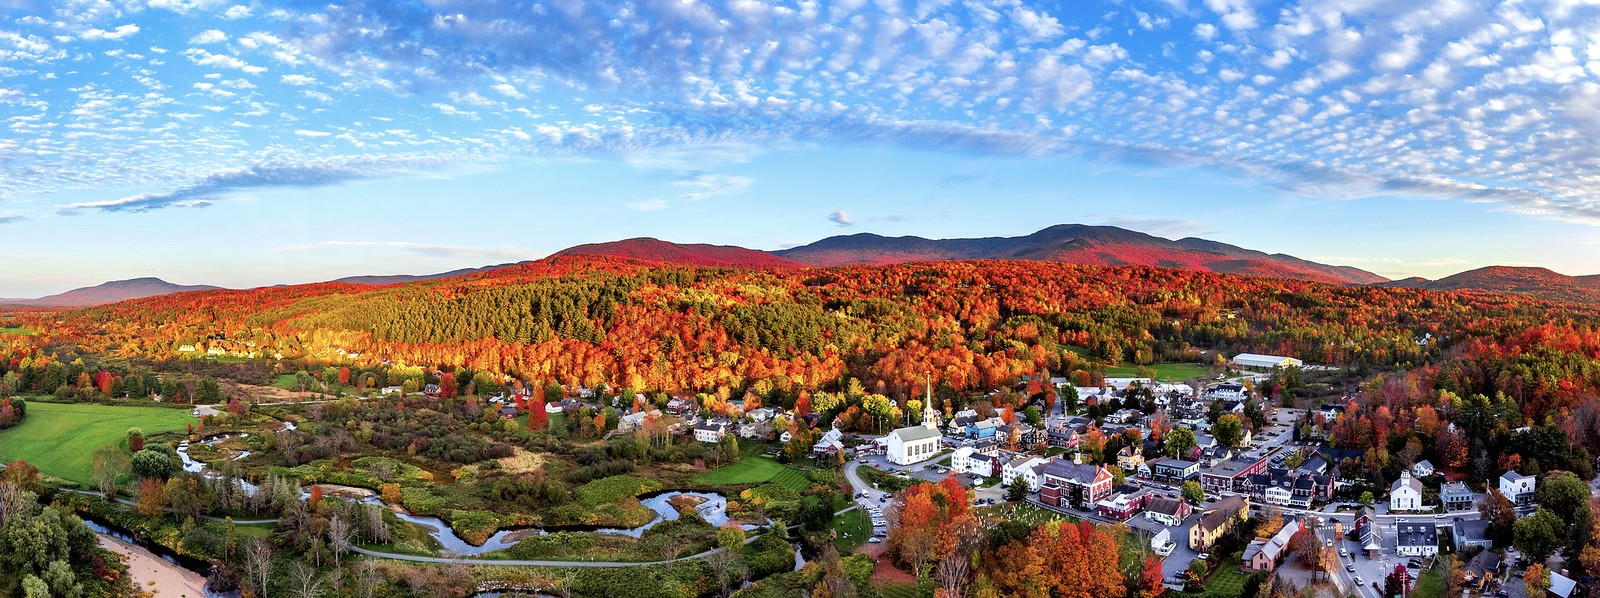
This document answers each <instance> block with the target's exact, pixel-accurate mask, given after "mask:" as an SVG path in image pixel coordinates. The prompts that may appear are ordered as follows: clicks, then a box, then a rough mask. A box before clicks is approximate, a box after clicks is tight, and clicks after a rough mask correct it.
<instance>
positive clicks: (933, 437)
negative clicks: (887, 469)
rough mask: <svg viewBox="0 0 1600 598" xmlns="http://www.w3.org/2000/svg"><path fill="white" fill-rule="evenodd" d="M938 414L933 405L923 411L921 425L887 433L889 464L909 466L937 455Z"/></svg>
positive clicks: (938, 438) (938, 437)
mask: <svg viewBox="0 0 1600 598" xmlns="http://www.w3.org/2000/svg"><path fill="white" fill-rule="evenodd" d="M941 438H943V435H942V434H940V433H939V413H938V412H937V411H934V410H933V405H931V404H930V405H928V406H927V407H925V408H924V409H923V413H922V425H919V426H911V427H907V428H900V429H897V430H895V431H893V432H890V433H889V436H888V442H887V445H886V452H887V454H888V459H889V462H890V463H893V464H895V465H910V464H912V463H916V462H918V461H926V460H928V459H931V458H933V456H934V455H937V454H939V441H940V439H941Z"/></svg>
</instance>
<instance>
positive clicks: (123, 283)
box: [0, 277, 222, 307]
mask: <svg viewBox="0 0 1600 598" xmlns="http://www.w3.org/2000/svg"><path fill="white" fill-rule="evenodd" d="M220 288H222V287H214V286H211V285H205V284H197V285H181V284H172V283H170V282H167V281H165V280H161V279H159V278H149V277H146V278H130V279H128V280H113V281H111V282H107V283H104V284H98V285H95V286H92V287H83V288H81V289H73V290H70V291H67V292H65V293H59V294H56V295H50V296H48V297H40V298H38V299H0V304H10V305H29V306H51V307H84V306H89V305H103V304H106V303H116V302H118V301H125V300H128V299H141V298H144V297H154V296H157V295H170V294H172V293H182V292H185V291H210V290H214V289H220Z"/></svg>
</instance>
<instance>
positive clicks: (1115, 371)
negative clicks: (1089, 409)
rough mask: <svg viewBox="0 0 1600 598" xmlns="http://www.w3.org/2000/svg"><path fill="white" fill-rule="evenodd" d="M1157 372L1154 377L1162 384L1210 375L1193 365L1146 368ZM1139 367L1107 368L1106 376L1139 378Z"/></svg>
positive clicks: (1160, 364)
mask: <svg viewBox="0 0 1600 598" xmlns="http://www.w3.org/2000/svg"><path fill="white" fill-rule="evenodd" d="M1144 367H1145V368H1146V369H1149V370H1152V371H1154V372H1155V376H1153V377H1154V378H1155V379H1156V380H1158V381H1161V382H1182V381H1184V380H1188V379H1190V378H1204V377H1206V376H1208V375H1210V372H1208V371H1207V370H1206V368H1204V367H1201V366H1199V365H1196V364H1193V363H1157V364H1153V365H1147V366H1144ZM1138 371H1139V366H1134V365H1121V366H1117V367H1110V368H1106V376H1107V377H1111V378H1132V377H1136V376H1138Z"/></svg>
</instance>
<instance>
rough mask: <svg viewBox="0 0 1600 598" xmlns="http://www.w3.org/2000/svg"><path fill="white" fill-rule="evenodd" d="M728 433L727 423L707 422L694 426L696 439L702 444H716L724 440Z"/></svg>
mask: <svg viewBox="0 0 1600 598" xmlns="http://www.w3.org/2000/svg"><path fill="white" fill-rule="evenodd" d="M727 433H728V424H727V422H718V421H706V422H702V423H699V424H695V426H694V439H695V440H698V441H700V442H709V443H712V444H715V443H717V442H718V441H720V440H722V436H723V435H724V434H727Z"/></svg>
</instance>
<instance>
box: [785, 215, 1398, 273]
mask: <svg viewBox="0 0 1600 598" xmlns="http://www.w3.org/2000/svg"><path fill="white" fill-rule="evenodd" d="M772 253H773V254H775V255H779V256H783V257H785V258H789V259H792V260H794V261H797V262H801V263H804V264H807V265H811V266H843V265H853V264H894V263H901V262H911V261H929V260H973V259H1009V260H1017V259H1020V260H1042V261H1056V262H1071V263H1077V264H1088V265H1095V266H1157V267H1164V268H1183V269H1188V270H1201V271H1207V272H1221V273H1228V274H1242V275H1247V276H1262V277H1274V278H1294V279H1301V280H1314V281H1318V282H1331V283H1340V284H1372V283H1378V282H1385V281H1387V280H1388V279H1387V278H1384V277H1382V276H1379V275H1377V274H1373V273H1371V272H1367V271H1365V270H1361V269H1358V268H1352V267H1349V266H1330V265H1327V264H1319V263H1316V262H1312V261H1308V260H1303V259H1300V258H1297V257H1294V256H1291V255H1284V254H1268V253H1264V252H1261V251H1255V250H1252V249H1245V248H1242V247H1237V246H1234V245H1229V244H1226V243H1220V242H1217V241H1210V240H1206V239H1197V238H1193V237H1188V238H1183V239H1179V240H1176V241H1174V240H1171V239H1165V238H1162V237H1157V236H1153V235H1149V234H1145V233H1141V232H1138V231H1131V230H1127V229H1124V228H1118V227H1115V226H1091V225H1085V224H1058V225H1055V226H1052V227H1049V228H1046V229H1044V230H1041V231H1039V232H1036V233H1033V234H1030V235H1025V236H1021V237H984V238H973V239H925V238H922V237H884V236H881V235H875V234H871V233H860V234H854V235H844V236H836V237H829V238H826V239H823V240H821V241H817V242H815V243H812V244H810V245H802V246H800V247H794V248H791V249H784V250H780V251H774V252H772Z"/></svg>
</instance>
